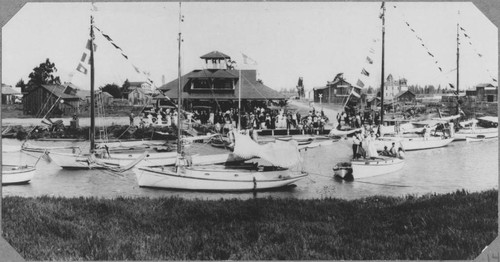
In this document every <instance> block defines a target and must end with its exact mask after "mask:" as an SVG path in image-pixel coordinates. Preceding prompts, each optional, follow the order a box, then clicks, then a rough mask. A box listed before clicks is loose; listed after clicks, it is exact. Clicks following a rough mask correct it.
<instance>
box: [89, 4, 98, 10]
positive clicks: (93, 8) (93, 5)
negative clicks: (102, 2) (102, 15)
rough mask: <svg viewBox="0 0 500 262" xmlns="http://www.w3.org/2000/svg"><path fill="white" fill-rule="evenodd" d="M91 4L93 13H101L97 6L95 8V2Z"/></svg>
mask: <svg viewBox="0 0 500 262" xmlns="http://www.w3.org/2000/svg"><path fill="white" fill-rule="evenodd" d="M91 4H92V8H90V11H93V12H96V11H99V10H98V9H97V6H95V3H94V2H92V3H91Z"/></svg>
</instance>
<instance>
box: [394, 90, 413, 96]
mask: <svg viewBox="0 0 500 262" xmlns="http://www.w3.org/2000/svg"><path fill="white" fill-rule="evenodd" d="M406 93H410V94H412V95H413V96H416V95H415V94H414V93H413V92H412V91H410V90H406V91H401V92H399V93H397V94H396V95H394V98H398V97H400V96H402V95H404V94H406Z"/></svg>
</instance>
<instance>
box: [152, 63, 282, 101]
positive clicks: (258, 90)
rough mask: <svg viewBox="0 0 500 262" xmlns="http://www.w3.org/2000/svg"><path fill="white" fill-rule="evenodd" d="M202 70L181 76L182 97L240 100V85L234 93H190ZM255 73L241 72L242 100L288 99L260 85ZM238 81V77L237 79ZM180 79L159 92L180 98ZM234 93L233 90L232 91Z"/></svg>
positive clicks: (252, 71)
mask: <svg viewBox="0 0 500 262" xmlns="http://www.w3.org/2000/svg"><path fill="white" fill-rule="evenodd" d="M218 70H219V71H226V72H219V73H218V74H215V73H214V74H213V75H212V76H214V75H219V74H220V75H224V76H227V77H226V78H233V77H230V75H233V76H234V75H238V74H239V72H238V70H225V69H218ZM199 72H200V70H195V71H192V72H190V73H188V74H185V75H183V76H181V80H182V83H183V92H182V97H183V98H187V99H215V98H217V99H228V100H236V99H238V92H239V88H238V85H237V86H236V88H235V90H234V92H230V93H228V92H224V93H220V92H216V93H214V92H204V93H199V92H196V93H189V92H188V91H189V87H190V83H191V80H190V79H193V78H197V77H196V76H197V75H198V74H199ZM255 72H256V70H241V76H242V81H241V99H268V100H273V99H286V98H285V96H284V95H282V94H280V93H279V92H278V91H276V90H274V89H272V88H270V87H268V86H266V85H264V84H262V83H260V82H258V81H257V79H255ZM236 79H238V77H236ZM178 83H179V82H178V79H175V80H173V81H171V82H169V83H167V84H165V85H163V86H161V87H160V88H159V90H161V91H163V92H164V94H165V96H167V97H169V98H175V99H176V98H178V91H177V86H178ZM231 91H232V90H231Z"/></svg>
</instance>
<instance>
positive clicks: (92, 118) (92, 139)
mask: <svg viewBox="0 0 500 262" xmlns="http://www.w3.org/2000/svg"><path fill="white" fill-rule="evenodd" d="M89 62H90V153H93V152H94V150H95V112H94V109H95V97H94V96H95V95H94V17H93V16H92V15H91V16H90V61H89Z"/></svg>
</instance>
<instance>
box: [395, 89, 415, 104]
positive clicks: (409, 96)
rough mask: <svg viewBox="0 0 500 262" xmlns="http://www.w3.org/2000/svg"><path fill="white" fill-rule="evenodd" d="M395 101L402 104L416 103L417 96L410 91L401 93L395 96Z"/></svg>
mask: <svg viewBox="0 0 500 262" xmlns="http://www.w3.org/2000/svg"><path fill="white" fill-rule="evenodd" d="M394 100H395V101H396V102H402V103H415V101H416V95H415V94H414V93H413V92H412V91H410V90H407V91H401V92H399V93H397V94H396V95H395V96H394Z"/></svg>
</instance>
